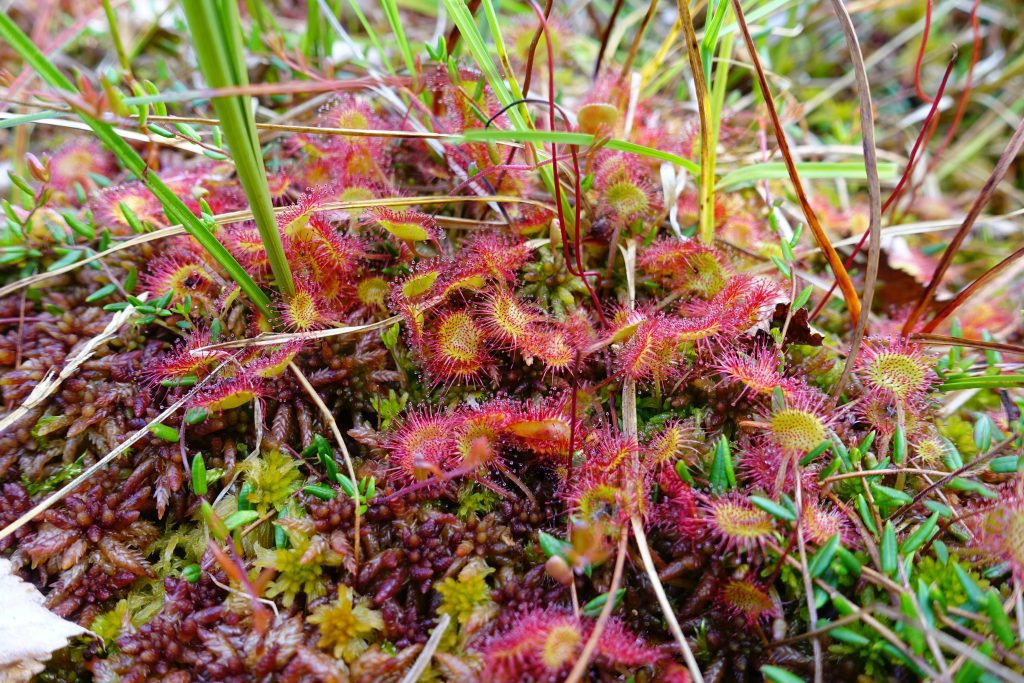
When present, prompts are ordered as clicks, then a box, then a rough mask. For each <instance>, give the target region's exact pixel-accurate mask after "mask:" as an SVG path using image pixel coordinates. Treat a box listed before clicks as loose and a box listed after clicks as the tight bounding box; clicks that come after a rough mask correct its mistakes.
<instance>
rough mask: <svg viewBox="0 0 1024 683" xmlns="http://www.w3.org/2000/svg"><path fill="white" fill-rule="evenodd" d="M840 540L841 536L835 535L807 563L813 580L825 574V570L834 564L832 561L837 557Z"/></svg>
mask: <svg viewBox="0 0 1024 683" xmlns="http://www.w3.org/2000/svg"><path fill="white" fill-rule="evenodd" d="M839 540H840V539H839V534H834V535H833V536H832V538H830V539H828V541H827V542H826V543H825V545H823V546H821V547H820V548H818V552H816V553H814V555H812V556H811V559H810V561H809V562H808V563H807V569H808V571H809V572H810V573H811V577H812V578H815V579H816V578H818V577H819V576H821V575H822V574H824V573H825V570H826V569H828V568H829V566H830V565H831V564H832V560H833V558H835V556H836V550H838V549H839Z"/></svg>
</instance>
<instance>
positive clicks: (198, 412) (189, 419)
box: [185, 407, 210, 425]
mask: <svg viewBox="0 0 1024 683" xmlns="http://www.w3.org/2000/svg"><path fill="white" fill-rule="evenodd" d="M209 416H210V411H208V410H207V409H206V408H199V407H196V408H189V409H188V412H187V413H185V424H187V425H197V424H199V423H200V422H202V421H203V420H205V419H206V418H208V417H209Z"/></svg>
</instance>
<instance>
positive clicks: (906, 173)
mask: <svg viewBox="0 0 1024 683" xmlns="http://www.w3.org/2000/svg"><path fill="white" fill-rule="evenodd" d="M955 64H956V53H955V51H954V54H953V56H952V58H950V60H949V64H947V65H946V73H945V74H944V75H943V77H942V82H941V83H940V84H939V89H938V91H937V92H936V93H935V99H934V100H932V106H931V108H930V109H929V110H928V116H926V117H925V119H924V124H923V125H922V126H921V131H920V132H919V133H918V134H917V139H916V140H915V141H914V147H913V148H912V149H911V150H910V158H909V159H907V167H906V168H905V169H903V175H902V176H900V181H899V182H898V183H897V184H896V188H895V189H894V190H893V191H892V194H890V195H889V198H888V199H886V200H885V203H884V204H882V213H883V214H884V213H885V212H886V211H888V210H889V207H891V206H892V205H893V203H894V202H895V201H896V200H897V199H899V197H900V195H901V194H902V192H903V188H904V186H905V185H906V184H907V181H909V180H910V176H911V174H912V173H913V172H914V167H915V166H916V165H917V154H918V152H919V151H920V150H921V147H922V146H923V145H924V144H925V142H924V141H925V138H926V137H928V129H929V128H930V127H931V125H932V121H933V120H934V119H935V115H936V113H937V112H938V110H939V102H940V101H941V100H942V93H943V92H945V90H946V84H947V83H948V82H949V76H950V74H951V73H953V66H954V65H955ZM867 239H868V231H867V230H865V231H864V234H863V235H861V237H860V241H859V242H857V246H856V247H854V248H853V251H852V252H851V253H850V255H849V256H848V257H847V258H846V261H845V263H844V265H845V266H846V267H847V268H849V267H850V266H851V265H853V259H855V258H856V257H857V254H859V253H860V250H861V249H862V248H863V247H864V243H865V242H866V241H867ZM837 286H838V283H837V282H833V283H832V286H831V287H829V290H828V291H827V292H826V293H825V296H823V297H822V298H821V301H819V302H818V304H817V305H816V306H815V307H814V310H813V311H811V314H810V316H808V320H814V319H815V318H816V317H818V314H819V313H821V309H823V308H825V304H827V303H828V302H829V299H831V298H832V294H833V293H835V291H836V287H837Z"/></svg>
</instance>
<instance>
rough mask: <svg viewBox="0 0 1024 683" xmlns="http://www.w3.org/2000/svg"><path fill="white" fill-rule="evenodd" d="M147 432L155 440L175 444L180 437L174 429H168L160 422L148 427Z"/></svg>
mask: <svg viewBox="0 0 1024 683" xmlns="http://www.w3.org/2000/svg"><path fill="white" fill-rule="evenodd" d="M149 431H150V433H151V434H152V435H153V436H155V437H156V438H158V439H163V440H164V441H170V442H172V443H174V442H176V441H177V440H178V438H179V437H180V436H181V435H180V434H179V433H178V430H177V429H175V428H174V427H168V426H167V425H165V424H162V423H160V422H157V423H156V424H152V425H149Z"/></svg>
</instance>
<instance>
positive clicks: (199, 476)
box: [192, 453, 207, 496]
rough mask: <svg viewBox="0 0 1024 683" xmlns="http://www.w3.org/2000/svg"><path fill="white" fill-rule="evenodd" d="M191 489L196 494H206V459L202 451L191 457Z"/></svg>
mask: <svg viewBox="0 0 1024 683" xmlns="http://www.w3.org/2000/svg"><path fill="white" fill-rule="evenodd" d="M192 490H193V491H194V492H195V494H196V495H197V496H205V495H206V490H207V488H206V461H205V460H203V454H202V453H196V456H195V457H194V458H192Z"/></svg>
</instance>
